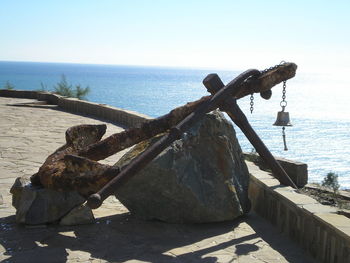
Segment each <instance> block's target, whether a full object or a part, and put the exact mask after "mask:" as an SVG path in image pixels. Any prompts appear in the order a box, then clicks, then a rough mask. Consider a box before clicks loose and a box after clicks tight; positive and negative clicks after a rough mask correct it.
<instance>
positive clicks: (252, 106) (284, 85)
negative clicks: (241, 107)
mask: <svg viewBox="0 0 350 263" xmlns="http://www.w3.org/2000/svg"><path fill="white" fill-rule="evenodd" d="M285 63H287V62H285V61H284V60H282V61H281V62H280V63H279V64H277V65H275V66H272V67H269V68H266V69H264V70H262V71H261V74H265V73H267V72H269V71H271V70H274V69H276V68H279V67H280V66H282V65H283V64H285ZM285 99H286V81H283V95H282V101H281V103H280V105H281V107H286V106H287V101H286V100H285ZM253 111H254V94H253V93H252V94H251V95H250V113H251V114H252V113H253Z"/></svg>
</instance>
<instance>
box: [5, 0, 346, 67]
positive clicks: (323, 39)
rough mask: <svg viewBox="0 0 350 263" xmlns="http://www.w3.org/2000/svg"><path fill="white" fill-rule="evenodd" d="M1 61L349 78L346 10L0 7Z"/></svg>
mask: <svg viewBox="0 0 350 263" xmlns="http://www.w3.org/2000/svg"><path fill="white" fill-rule="evenodd" d="M0 33H1V38H0V60H10V61H49V62H74V63H100V64H123V65H126V64H128V65H167V66H185V67H210V68H229V69H242V68H243V69H245V68H247V67H258V68H259V67H260V68H264V67H266V66H268V65H274V64H276V63H279V62H280V61H281V60H282V59H283V60H286V61H293V62H296V63H297V64H298V65H299V66H301V67H303V68H304V69H307V70H315V69H316V70H321V71H327V70H329V69H331V70H338V69H342V70H346V69H347V70H350V51H349V50H350V1H349V0H347V1H337V0H334V1H329V0H328V1H324V0H318V1H314V0H310V1H307V0H303V1H301V0H294V1H283V0H279V1H268V0H266V1H233V0H230V1H225V0H216V1H205V0H201V1H191V0H176V1H166V0H163V1H157V0H152V1H141V0H140V1H136V0H134V1H133V0H128V1H125V0H124V1H118V0H114V1H112V0H100V1H89V0H84V1H83V0H70V1H67V0H60V1H48V0H45V1H36V0H32V1H28V0H22V1H20V0H18V1H15V0H2V1H1V2H0Z"/></svg>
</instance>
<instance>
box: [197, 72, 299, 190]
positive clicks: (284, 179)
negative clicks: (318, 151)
mask: <svg viewBox="0 0 350 263" xmlns="http://www.w3.org/2000/svg"><path fill="white" fill-rule="evenodd" d="M203 84H204V86H205V87H206V88H207V90H208V91H209V92H210V93H212V94H215V93H216V92H218V91H219V90H220V89H221V88H222V87H224V83H223V82H222V81H221V79H220V78H219V76H218V75H217V74H210V75H208V76H207V77H206V78H205V79H204V80H203ZM220 110H222V111H225V112H226V113H227V114H228V115H229V116H230V118H231V119H232V121H233V122H234V123H235V124H236V125H237V126H238V127H239V128H240V129H241V130H242V132H243V133H244V135H245V136H246V137H247V139H248V140H249V141H250V143H251V144H252V145H253V146H254V148H255V149H256V151H257V153H258V154H259V155H260V156H261V158H263V159H264V161H265V162H266V164H267V165H268V166H269V167H270V168H271V170H272V174H273V175H274V176H275V177H276V178H277V179H278V180H279V181H280V183H281V184H284V185H289V186H292V187H293V188H297V186H296V185H295V184H294V182H293V181H292V180H291V179H290V177H289V176H288V174H287V173H286V171H285V170H284V169H283V168H282V166H281V165H280V164H279V163H278V162H277V161H276V159H275V158H274V157H273V155H272V154H271V152H270V151H269V149H268V148H267V147H266V146H265V144H264V143H263V141H262V140H261V139H260V137H259V136H258V134H257V133H256V132H255V131H254V129H253V128H252V126H251V125H250V124H249V122H248V120H247V117H246V116H245V115H244V113H243V112H242V110H241V109H240V108H239V106H238V104H237V100H236V99H235V98H233V97H229V98H227V99H226V100H224V101H222V103H221V105H220Z"/></svg>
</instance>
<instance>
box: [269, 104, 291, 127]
mask: <svg viewBox="0 0 350 263" xmlns="http://www.w3.org/2000/svg"><path fill="white" fill-rule="evenodd" d="M273 125H275V126H293V125H292V124H291V123H290V119H289V112H286V111H284V107H283V108H282V111H279V112H278V113H277V119H276V121H275V123H274V124H273Z"/></svg>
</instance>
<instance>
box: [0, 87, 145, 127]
mask: <svg viewBox="0 0 350 263" xmlns="http://www.w3.org/2000/svg"><path fill="white" fill-rule="evenodd" d="M0 96H2V97H12V98H26V99H37V100H40V101H47V103H48V104H53V105H58V107H59V108H61V109H62V110H65V111H68V112H72V113H79V114H84V115H88V116H90V117H94V118H100V119H104V120H106V121H109V122H112V123H116V124H119V125H123V126H126V127H138V126H140V125H141V124H142V123H143V122H145V121H147V120H150V119H151V118H150V117H148V116H147V115H144V114H140V113H137V112H134V111H129V110H124V109H120V108H117V107H112V106H108V105H105V104H99V103H94V102H89V101H85V100H79V99H75V98H67V97H63V96H60V95H57V94H53V93H49V92H41V91H27V90H0Z"/></svg>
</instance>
